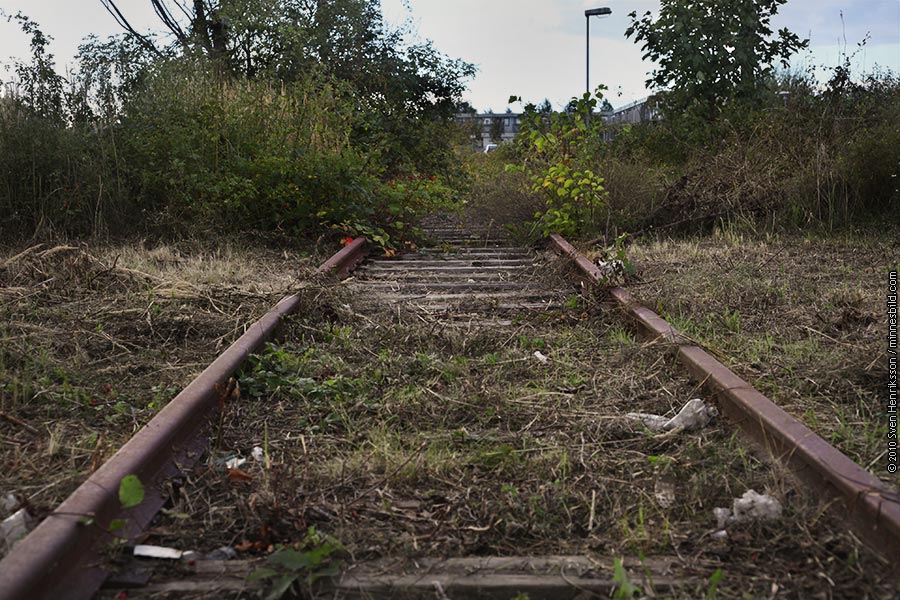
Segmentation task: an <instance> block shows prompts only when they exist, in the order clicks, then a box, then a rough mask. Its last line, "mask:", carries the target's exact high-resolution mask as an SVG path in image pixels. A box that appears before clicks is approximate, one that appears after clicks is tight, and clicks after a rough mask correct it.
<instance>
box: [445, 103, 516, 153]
mask: <svg viewBox="0 0 900 600" xmlns="http://www.w3.org/2000/svg"><path fill="white" fill-rule="evenodd" d="M521 118H522V113H512V112H508V113H493V112H489V113H460V114H458V115H456V122H457V123H459V124H460V125H461V126H462V127H463V128H464V129H466V130H467V131H469V138H470V139H471V140H472V151H473V152H484V149H485V148H487V145H488V144H502V143H504V142H508V141H510V140H512V139H513V138H514V137H516V134H517V133H518V132H519V123H520V121H521Z"/></svg>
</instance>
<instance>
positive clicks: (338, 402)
mask: <svg viewBox="0 0 900 600" xmlns="http://www.w3.org/2000/svg"><path fill="white" fill-rule="evenodd" d="M305 303H306V304H305V307H304V308H302V309H301V310H300V311H299V313H298V316H297V317H295V318H293V319H292V321H291V323H290V326H289V328H288V331H287V332H286V334H285V336H284V337H283V338H282V340H280V341H279V343H278V344H277V345H272V346H269V347H268V348H267V350H266V351H265V352H264V353H262V354H261V355H259V356H258V357H256V358H255V359H254V360H253V361H252V364H251V365H250V366H249V367H248V368H247V369H245V370H244V372H243V373H242V375H241V376H240V378H239V383H240V388H241V392H242V395H241V398H240V400H239V401H236V402H233V403H230V404H229V405H227V406H226V410H225V413H224V417H223V419H222V421H221V423H220V424H219V425H218V426H217V432H216V436H215V437H216V439H217V445H216V447H215V448H213V449H212V452H211V456H210V459H209V460H208V461H207V462H206V463H205V464H204V465H202V466H200V467H198V468H197V469H195V471H194V472H193V473H191V474H190V476H189V478H188V483H187V485H186V486H185V487H184V488H183V490H182V492H181V493H180V495H179V497H178V498H177V499H176V500H175V502H174V504H173V506H172V507H171V510H170V511H169V512H168V513H167V514H166V515H164V516H163V517H162V519H161V520H160V521H159V523H157V525H156V527H155V528H154V529H153V530H151V532H150V536H149V538H148V540H149V541H150V542H152V543H161V544H164V545H166V544H168V545H178V546H180V547H183V548H187V547H193V548H194V549H195V550H198V551H201V552H209V551H211V550H213V549H215V548H218V547H220V546H230V547H232V548H236V549H238V550H239V551H240V552H243V553H245V556H261V555H267V554H270V553H273V552H275V553H277V552H279V551H280V549H281V548H284V547H286V546H291V545H297V546H298V547H300V546H301V544H302V541H303V540H304V539H306V538H307V535H308V532H309V531H310V528H312V529H313V530H315V531H317V532H320V533H322V534H327V535H328V536H330V537H331V538H332V539H333V540H335V541H336V542H338V543H339V544H340V545H341V546H342V547H343V558H344V560H345V561H349V562H352V561H359V560H367V559H375V558H380V557H385V556H390V557H412V558H415V557H424V556H432V557H434V556H437V557H448V556H450V557H452V556H485V555H542V554H543V555H553V554H584V555H588V556H592V557H595V558H597V560H601V561H604V560H605V561H609V562H611V561H612V558H613V557H616V556H622V555H628V556H635V555H638V556H640V555H643V556H648V557H650V556H671V557H676V562H677V564H678V565H679V567H678V568H677V569H678V575H680V576H682V577H683V578H684V580H685V581H693V582H696V583H692V584H687V585H686V586H685V588H684V589H681V590H678V591H677V592H676V594H675V595H676V596H678V597H686V598H692V597H697V596H698V595H701V596H702V595H704V594H705V593H707V592H708V591H711V590H714V589H715V588H716V586H718V593H719V594H720V595H721V596H724V597H745V594H748V593H749V594H750V595H751V596H754V597H756V596H763V595H769V594H772V593H773V590H774V592H776V593H779V594H786V596H789V597H810V596H813V595H821V596H826V597H827V596H834V597H843V596H851V595H852V596H858V597H859V596H861V597H865V596H867V595H868V596H869V597H880V596H882V595H886V594H889V593H890V588H889V587H888V586H889V584H888V583H886V581H885V580H884V579H883V578H884V575H883V574H882V572H883V571H884V569H883V565H882V563H881V562H880V561H879V559H877V558H876V557H875V556H874V555H872V554H871V553H870V552H869V551H867V550H866V549H864V548H862V547H861V545H860V543H859V542H858V540H856V538H855V537H854V536H853V535H852V534H850V533H848V532H847V531H846V529H845V527H844V525H843V524H841V523H840V522H839V521H837V520H834V519H832V518H831V517H829V516H824V514H823V512H824V510H823V509H824V507H822V506H821V505H820V504H819V503H818V501H817V499H816V498H815V497H812V496H810V495H807V494H806V493H805V490H804V489H803V488H802V487H797V486H796V485H795V483H794V482H793V481H792V480H791V479H790V478H789V476H787V475H786V474H784V473H783V472H781V471H780V470H779V469H777V468H775V467H773V466H772V465H769V464H766V463H763V462H761V461H760V460H759V459H758V458H757V457H755V456H753V455H752V454H751V453H750V452H748V451H747V450H746V448H745V446H744V445H743V444H742V442H741V440H740V438H739V436H737V434H736V433H735V432H734V431H733V430H732V429H731V428H730V427H729V424H728V423H727V422H718V423H714V424H713V425H712V426H710V427H708V428H706V429H703V430H702V431H699V432H694V433H687V432H681V433H674V434H672V433H670V434H656V435H654V434H651V433H649V432H648V431H647V430H645V429H644V428H643V427H642V426H641V425H639V424H637V423H635V422H632V421H628V420H626V419H624V418H623V417H624V413H626V412H630V411H635V412H648V413H657V414H666V413H668V414H672V413H673V412H674V411H675V410H677V409H678V408H680V406H681V405H682V404H683V403H684V402H685V401H686V400H688V399H689V398H692V397H695V396H700V395H701V394H700V393H699V392H698V391H697V390H696V388H695V386H694V385H693V384H692V383H691V382H689V381H688V380H687V379H686V377H684V376H683V374H681V372H680V371H679V369H678V367H677V366H676V364H675V363H674V357H673V356H672V354H671V351H670V349H667V348H666V347H664V346H662V345H657V344H649V345H648V344H641V343H640V342H639V341H637V340H635V338H634V337H633V335H632V333H631V332H630V331H628V330H627V329H626V328H624V326H623V323H622V321H621V319H620V316H619V315H618V314H617V313H616V312H614V311H613V310H611V309H610V308H609V307H604V306H602V305H600V304H597V303H595V302H593V301H592V302H589V303H587V304H584V303H582V302H580V301H578V300H576V299H574V298H573V301H572V302H571V303H570V305H569V308H567V309H565V310H560V311H552V312H546V313H541V314H531V315H525V316H518V317H516V318H514V319H513V323H512V324H511V325H510V326H505V327H491V326H479V325H478V324H477V323H475V324H474V326H471V327H460V326H459V324H458V323H457V324H456V326H452V325H451V324H450V323H441V322H440V321H436V322H435V321H432V322H427V323H426V322H423V321H422V320H417V319H415V318H406V317H405V316H404V315H403V314H402V313H400V312H398V311H396V310H387V311H377V310H372V305H371V303H370V302H368V301H367V299H365V298H352V297H348V296H347V295H346V294H343V293H341V292H340V291H339V290H333V289H320V290H315V291H313V290H307V297H306V298H305ZM535 351H538V352H540V353H542V354H543V355H545V356H547V357H548V361H547V362H546V363H542V362H541V361H540V360H539V359H538V358H536V357H535V355H534V352H535ZM254 448H260V449H261V450H257V451H256V454H257V459H254V458H253V457H252V456H253V454H254V450H253V449H254ZM235 458H244V459H246V462H244V463H243V464H242V465H241V466H239V467H232V468H230V469H229V468H228V466H227V465H226V461H228V460H229V459H235ZM232 464H234V463H232ZM748 489H755V490H757V491H759V492H767V493H770V494H772V495H774V496H776V497H778V498H779V499H780V500H781V501H782V503H783V504H784V506H785V513H784V515H783V517H782V518H781V519H780V520H778V521H775V522H768V523H755V524H749V525H746V524H745V525H737V526H733V527H729V531H728V535H727V536H724V537H722V536H721V535H713V533H714V532H715V531H716V529H717V524H716V520H715V518H714V517H713V514H712V509H713V508H715V507H720V506H730V505H731V502H732V500H733V499H734V498H735V497H737V496H740V495H742V494H743V493H744V492H745V491H746V490H748ZM717 571H718V572H719V574H718V575H717V574H716V573H717ZM720 578H721V581H719V583H718V584H716V583H714V582H715V581H718V580H719V579H720ZM645 585H646V586H647V587H645V593H648V594H649V593H651V590H652V584H649V583H647V584H645Z"/></svg>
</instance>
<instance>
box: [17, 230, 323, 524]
mask: <svg viewBox="0 0 900 600" xmlns="http://www.w3.org/2000/svg"><path fill="white" fill-rule="evenodd" d="M0 257H2V258H0V335H2V346H0V413H2V417H3V418H2V419H0V461H2V463H3V464H4V465H5V468H4V469H3V472H2V475H0V489H2V490H3V496H4V498H6V497H8V495H9V496H12V497H13V498H14V503H13V505H11V506H6V507H5V508H4V514H3V516H4V517H5V516H6V514H5V511H6V510H7V509H10V508H12V509H15V508H16V507H18V506H23V507H25V508H27V509H28V511H29V513H30V514H31V516H32V517H34V518H36V519H40V518H42V517H44V516H45V515H46V514H48V513H49V512H50V511H52V510H53V509H54V508H55V507H56V506H57V505H58V504H59V503H60V501H62V500H63V499H64V498H65V497H66V496H68V495H69V494H70V493H71V492H72V491H73V490H74V489H75V488H76V487H77V486H78V485H79V484H80V483H81V482H82V481H84V480H85V479H86V478H87V477H88V476H89V475H90V473H91V472H92V471H93V470H95V469H96V468H97V467H98V466H99V465H100V464H102V463H103V461H105V460H106V459H107V458H108V457H109V456H111V455H112V453H113V452H115V451H116V449H118V448H119V447H120V446H121V445H122V444H123V443H124V442H125V441H127V440H128V439H129V438H130V437H131V435H132V434H133V433H134V432H135V431H136V430H137V429H138V428H140V427H141V426H143V425H144V424H145V423H146V422H147V421H149V420H150V418H152V417H153V415H154V414H156V412H157V411H158V410H159V409H160V408H162V406H164V405H165V403H167V402H168V401H169V400H170V399H171V398H172V397H173V396H174V395H175V394H176V393H178V392H179V391H180V390H181V389H182V388H183V387H184V386H185V385H186V384H187V383H188V382H189V381H190V380H191V379H192V378H193V377H194V376H196V375H197V374H198V373H199V372H200V371H201V370H202V369H203V368H205V367H206V365H207V364H209V362H210V361H211V360H212V359H213V358H215V356H216V355H217V354H218V353H219V352H220V351H221V350H222V349H224V348H225V347H227V346H228V344H230V343H231V341H233V340H234V339H235V338H237V337H238V336H239V335H240V334H241V333H243V331H244V327H245V326H246V324H247V323H249V322H252V321H253V320H255V319H256V318H257V317H258V316H260V315H261V314H262V313H264V312H265V311H266V310H268V309H269V308H270V307H271V305H272V304H273V303H274V302H276V301H277V300H278V299H279V298H280V297H281V296H282V295H284V294H285V293H286V292H287V291H289V290H290V289H291V288H292V284H293V283H294V282H295V281H296V278H297V277H299V276H300V273H302V272H303V270H304V268H306V267H304V264H312V263H314V261H313V260H312V259H308V258H306V259H304V258H301V257H299V256H297V255H296V254H295V253H293V252H284V253H279V252H274V251H267V250H253V249H250V248H242V249H241V250H240V251H238V250H235V249H233V248H231V247H229V246H223V247H221V248H218V249H213V248H208V247H206V248H202V247H196V246H192V245H189V244H182V245H181V246H180V247H178V246H156V247H152V248H149V247H146V246H144V245H143V244H142V243H123V244H116V245H97V246H89V245H87V244H78V245H57V246H54V245H41V244H38V245H35V246H32V247H30V248H21V247H20V248H5V249H3V250H2V252H0Z"/></svg>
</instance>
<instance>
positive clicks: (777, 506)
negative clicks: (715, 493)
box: [713, 490, 782, 529]
mask: <svg viewBox="0 0 900 600" xmlns="http://www.w3.org/2000/svg"><path fill="white" fill-rule="evenodd" d="M781 511H782V508H781V502H779V501H778V500H777V499H776V498H773V497H772V496H769V495H768V494H759V493H757V492H756V490H747V491H746V492H744V495H743V496H741V497H740V498H735V499H734V504H732V507H731V508H730V509H728V508H715V509H713V514H714V515H715V516H716V521H718V524H719V529H724V528H725V527H727V526H728V525H733V524H734V523H744V522H746V521H774V520H776V519H779V518H781Z"/></svg>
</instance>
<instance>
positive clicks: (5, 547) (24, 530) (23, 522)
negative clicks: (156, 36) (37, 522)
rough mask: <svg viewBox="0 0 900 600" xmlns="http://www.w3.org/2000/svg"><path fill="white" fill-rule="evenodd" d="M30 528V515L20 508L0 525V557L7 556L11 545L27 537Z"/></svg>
mask: <svg viewBox="0 0 900 600" xmlns="http://www.w3.org/2000/svg"><path fill="white" fill-rule="evenodd" d="M30 528H31V515H29V514H28V511H27V510H25V509H24V508H20V509H19V510H17V511H16V512H14V513H13V514H11V515H10V516H8V517H6V518H5V519H3V522H2V523H0V555H5V554H7V553H8V552H9V551H10V550H12V547H13V545H14V544H15V543H16V542H18V541H19V540H20V539H22V538H23V537H25V536H26V535H28V531H29V529H30Z"/></svg>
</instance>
